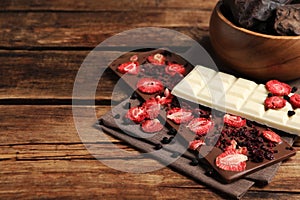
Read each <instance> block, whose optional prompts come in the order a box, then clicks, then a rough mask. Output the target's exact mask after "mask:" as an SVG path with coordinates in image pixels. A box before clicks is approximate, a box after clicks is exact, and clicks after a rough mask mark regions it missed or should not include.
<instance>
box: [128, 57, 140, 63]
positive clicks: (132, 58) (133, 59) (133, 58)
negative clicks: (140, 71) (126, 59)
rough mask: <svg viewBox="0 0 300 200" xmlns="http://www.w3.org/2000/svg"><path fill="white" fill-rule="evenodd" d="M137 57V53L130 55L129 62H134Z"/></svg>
mask: <svg viewBox="0 0 300 200" xmlns="http://www.w3.org/2000/svg"><path fill="white" fill-rule="evenodd" d="M138 59H139V57H138V56H137V55H133V56H131V57H130V61H131V62H136V61H138Z"/></svg>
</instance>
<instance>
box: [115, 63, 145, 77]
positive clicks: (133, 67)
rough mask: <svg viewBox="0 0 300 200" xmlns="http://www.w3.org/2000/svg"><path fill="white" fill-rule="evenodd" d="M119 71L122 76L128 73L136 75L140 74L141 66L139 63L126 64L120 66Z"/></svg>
mask: <svg viewBox="0 0 300 200" xmlns="http://www.w3.org/2000/svg"><path fill="white" fill-rule="evenodd" d="M118 71H119V72H120V73H122V74H125V73H128V74H133V75H136V74H138V73H139V72H140V66H139V63H138V62H126V63H123V64H121V65H119V67H118Z"/></svg>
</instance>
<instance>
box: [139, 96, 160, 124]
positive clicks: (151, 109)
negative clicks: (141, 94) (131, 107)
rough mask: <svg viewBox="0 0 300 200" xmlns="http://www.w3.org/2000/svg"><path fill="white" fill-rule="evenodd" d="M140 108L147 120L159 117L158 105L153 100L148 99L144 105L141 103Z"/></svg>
mask: <svg viewBox="0 0 300 200" xmlns="http://www.w3.org/2000/svg"><path fill="white" fill-rule="evenodd" d="M142 107H143V108H144V110H145V112H146V114H147V116H146V117H147V118H149V119H154V118H156V117H157V116H158V115H159V111H160V104H159V103H158V102H157V100H156V99H155V98H150V99H148V100H147V101H145V103H143V105H142Z"/></svg>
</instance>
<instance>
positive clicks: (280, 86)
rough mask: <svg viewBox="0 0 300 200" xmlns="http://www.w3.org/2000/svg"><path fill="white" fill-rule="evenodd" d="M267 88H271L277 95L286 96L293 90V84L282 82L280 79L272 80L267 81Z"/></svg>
mask: <svg viewBox="0 0 300 200" xmlns="http://www.w3.org/2000/svg"><path fill="white" fill-rule="evenodd" d="M266 88H267V90H269V91H270V92H271V93H272V94H273V95H277V96H284V95H289V94H290V93H291V91H292V88H291V86H289V85H288V84H286V83H282V82H280V81H278V80H270V81H268V82H267V83H266Z"/></svg>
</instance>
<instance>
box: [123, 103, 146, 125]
mask: <svg viewBox="0 0 300 200" xmlns="http://www.w3.org/2000/svg"><path fill="white" fill-rule="evenodd" d="M146 116H147V114H146V112H145V110H144V108H142V107H133V108H130V109H129V110H128V111H127V114H126V117H127V118H128V119H130V120H132V121H134V122H135V123H140V122H141V121H143V120H144V119H145V118H146Z"/></svg>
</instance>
